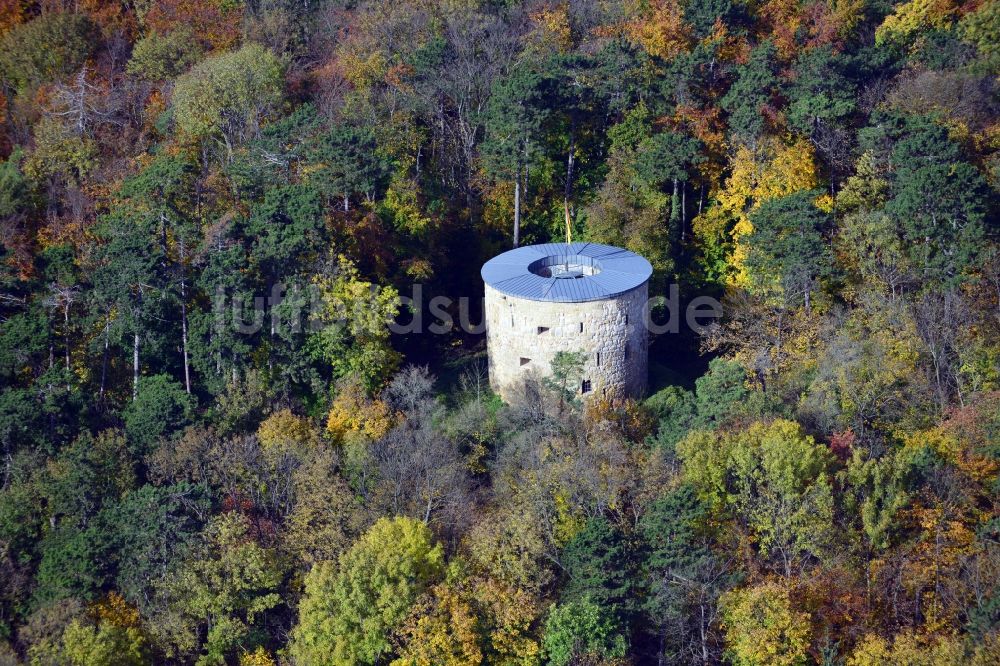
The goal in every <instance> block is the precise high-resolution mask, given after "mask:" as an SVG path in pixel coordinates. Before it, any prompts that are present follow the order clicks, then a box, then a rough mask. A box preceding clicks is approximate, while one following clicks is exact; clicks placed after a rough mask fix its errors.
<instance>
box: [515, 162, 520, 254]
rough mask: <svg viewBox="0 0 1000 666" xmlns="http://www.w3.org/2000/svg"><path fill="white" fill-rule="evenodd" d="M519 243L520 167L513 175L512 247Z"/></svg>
mask: <svg viewBox="0 0 1000 666" xmlns="http://www.w3.org/2000/svg"><path fill="white" fill-rule="evenodd" d="M520 242H521V165H520V164H518V165H517V173H516V174H515V175H514V247H517V246H518V244H519V243H520Z"/></svg>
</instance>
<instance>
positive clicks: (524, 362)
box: [521, 356, 531, 365]
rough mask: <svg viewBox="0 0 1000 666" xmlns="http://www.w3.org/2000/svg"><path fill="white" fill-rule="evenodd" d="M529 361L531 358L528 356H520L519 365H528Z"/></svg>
mask: <svg viewBox="0 0 1000 666" xmlns="http://www.w3.org/2000/svg"><path fill="white" fill-rule="evenodd" d="M529 363H531V359H530V358H528V357H527V356H522V357H521V365H528V364H529Z"/></svg>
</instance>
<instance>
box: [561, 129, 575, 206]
mask: <svg viewBox="0 0 1000 666" xmlns="http://www.w3.org/2000/svg"><path fill="white" fill-rule="evenodd" d="M568 152H569V154H568V155H567V157H566V188H565V191H564V192H563V204H564V205H565V208H566V210H567V211H568V210H569V200H570V199H571V198H572V197H573V162H574V159H575V155H574V153H575V152H576V136H575V135H574V133H573V130H572V129H571V130H570V133H569V151H568Z"/></svg>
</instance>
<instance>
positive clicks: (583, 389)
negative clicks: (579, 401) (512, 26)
mask: <svg viewBox="0 0 1000 666" xmlns="http://www.w3.org/2000/svg"><path fill="white" fill-rule="evenodd" d="M580 393H590V380H589V379H584V380H583V385H582V386H581V387H580Z"/></svg>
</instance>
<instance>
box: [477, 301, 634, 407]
mask: <svg viewBox="0 0 1000 666" xmlns="http://www.w3.org/2000/svg"><path fill="white" fill-rule="evenodd" d="M646 300H647V285H646V284H642V285H640V286H638V287H636V288H635V289H633V290H631V291H629V292H626V293H624V294H621V295H619V296H616V297H615V298H611V299H605V300H598V301H586V302H583V303H551V302H544V301H532V300H528V299H524V298H518V297H516V296H508V295H506V294H503V293H501V292H499V291H497V290H496V289H494V288H492V287H490V286H489V285H486V342H487V348H488V351H489V368H490V384H491V385H492V387H493V390H495V391H496V392H497V393H499V394H500V395H501V397H503V399H504V400H506V401H508V402H510V401H511V399H512V398H513V397H515V396H516V395H517V394H518V393H519V392H520V391H521V389H522V387H523V385H524V384H523V382H524V379H525V378H527V377H530V376H532V375H538V376H546V375H548V374H549V373H550V372H551V363H552V358H553V357H554V356H555V354H556V352H558V351H568V352H576V351H581V352H584V353H585V354H586V356H587V359H586V362H585V365H584V370H583V375H582V379H583V380H589V381H590V388H591V390H590V392H589V393H588V394H587V395H585V396H584V397H585V398H591V397H595V396H597V397H600V396H607V397H624V396H632V397H641V396H642V395H643V393H644V392H645V391H646V381H647V364H648V348H647V346H648V335H647V332H646V327H645V325H644V319H643V318H644V308H645V304H646ZM581 390H582V381H581V386H578V387H577V392H581Z"/></svg>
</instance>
